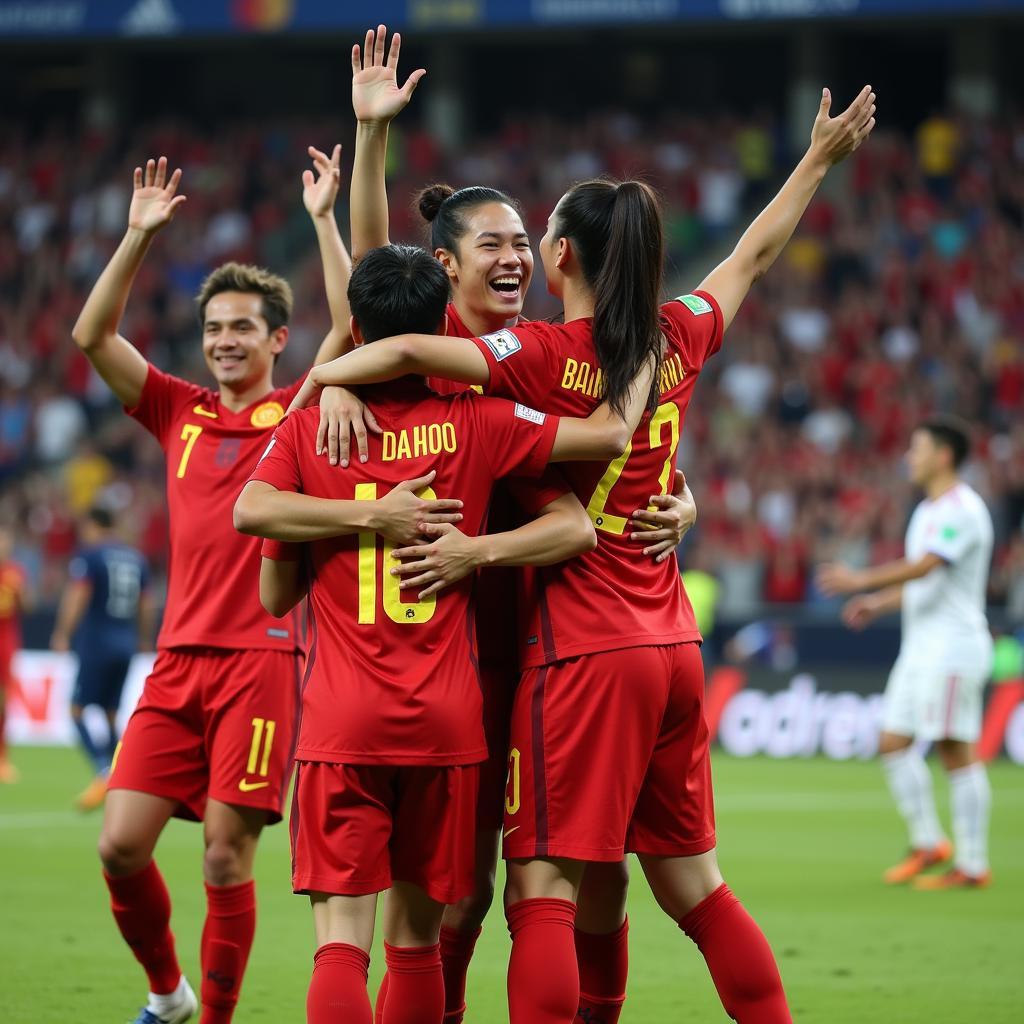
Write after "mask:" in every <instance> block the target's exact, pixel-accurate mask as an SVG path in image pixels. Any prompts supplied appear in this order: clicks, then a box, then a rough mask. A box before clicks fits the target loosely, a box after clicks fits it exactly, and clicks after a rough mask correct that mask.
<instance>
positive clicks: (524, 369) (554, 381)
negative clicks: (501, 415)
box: [471, 324, 559, 405]
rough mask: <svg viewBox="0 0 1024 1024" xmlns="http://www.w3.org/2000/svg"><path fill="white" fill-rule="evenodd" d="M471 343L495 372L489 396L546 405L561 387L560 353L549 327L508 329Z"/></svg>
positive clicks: (487, 389)
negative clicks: (555, 390) (559, 385)
mask: <svg viewBox="0 0 1024 1024" xmlns="http://www.w3.org/2000/svg"><path fill="white" fill-rule="evenodd" d="M471 340H472V342H473V344H474V345H476V347H477V348H478V349H479V350H480V352H481V353H482V354H483V357H484V358H485V359H486V360H487V366H488V367H489V369H490V372H491V377H490V380H489V381H488V383H487V387H486V388H485V390H486V392H487V394H488V395H490V396H493V397H495V398H510V399H512V400H513V401H519V400H526V401H532V402H536V403H537V404H538V405H544V399H545V398H546V397H547V396H548V395H549V394H550V393H551V392H552V391H553V390H554V388H555V387H557V385H558V381H559V376H558V360H559V352H558V347H557V345H556V344H555V339H554V337H553V335H552V333H551V331H550V329H548V325H547V324H524V325H521V326H519V327H506V328H504V329H502V330H500V331H495V332H494V333H493V334H485V335H483V336H482V337H479V338H473V339H471Z"/></svg>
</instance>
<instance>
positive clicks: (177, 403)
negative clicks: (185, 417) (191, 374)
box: [124, 363, 206, 445]
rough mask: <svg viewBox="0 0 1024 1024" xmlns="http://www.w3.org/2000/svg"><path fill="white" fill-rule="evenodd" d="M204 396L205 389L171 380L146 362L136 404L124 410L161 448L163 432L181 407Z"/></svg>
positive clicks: (169, 426) (163, 443)
mask: <svg viewBox="0 0 1024 1024" xmlns="http://www.w3.org/2000/svg"><path fill="white" fill-rule="evenodd" d="M205 394H206V391H205V389H204V388H201V387H200V386H199V385H198V384H190V383H189V382H188V381H186V380H181V378H179V377H173V376H172V375H171V374H169V373H164V372H163V371H162V370H158V369H157V368H156V367H155V366H154V365H153V364H152V363H150V364H149V369H148V370H147V372H146V383H145V384H144V385H143V386H142V395H141V396H140V398H139V403H138V405H136V406H135V407H134V408H129V407H128V406H125V410H124V411H125V412H126V413H128V415H129V416H131V418H132V419H134V420H137V421H138V422H139V423H141V424H142V426H144V427H145V428H146V429H147V430H148V431H149V432H150V433H151V434H152V435H153V436H154V437H155V438H156V439H157V440H158V441H159V442H160V444H161V445H165V444H166V442H167V440H168V437H167V433H168V431H169V430H170V429H171V427H172V425H173V423H174V420H175V417H176V416H177V415H178V414H179V413H180V411H181V410H182V408H183V407H187V406H188V405H189V404H190V403H192V402H199V401H200V400H201V399H202V398H203V397H204V396H205Z"/></svg>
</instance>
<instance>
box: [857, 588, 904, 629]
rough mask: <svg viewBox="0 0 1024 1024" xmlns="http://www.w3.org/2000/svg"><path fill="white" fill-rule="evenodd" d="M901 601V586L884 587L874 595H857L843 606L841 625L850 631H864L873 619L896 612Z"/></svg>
mask: <svg viewBox="0 0 1024 1024" xmlns="http://www.w3.org/2000/svg"><path fill="white" fill-rule="evenodd" d="M902 601H903V584H897V585H896V586H893V587H886V588H885V589H884V590H879V591H877V592H876V593H874V594H858V595H857V596H856V597H851V598H850V600H849V601H847V602H846V604H845V605H843V611H842V619H843V623H844V625H846V626H848V627H849V628H850V629H855V630H858V631H859V630H862V629H865V628H866V627H868V626H870V625H871V623H872V622H874V621H875V619H877V618H880V617H881V616H883V615H891V614H892V613H893V612H898V611H899V610H900V605H901V604H902Z"/></svg>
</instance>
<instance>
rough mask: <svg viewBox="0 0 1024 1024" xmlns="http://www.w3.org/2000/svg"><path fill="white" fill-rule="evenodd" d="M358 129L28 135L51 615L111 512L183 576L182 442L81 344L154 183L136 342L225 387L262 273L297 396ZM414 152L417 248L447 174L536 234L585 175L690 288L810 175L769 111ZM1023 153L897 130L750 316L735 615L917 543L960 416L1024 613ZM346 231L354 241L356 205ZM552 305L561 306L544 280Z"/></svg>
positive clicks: (18, 255)
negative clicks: (175, 521)
mask: <svg viewBox="0 0 1024 1024" xmlns="http://www.w3.org/2000/svg"><path fill="white" fill-rule="evenodd" d="M337 134H338V128H337V125H331V124H327V123H314V122H310V121H299V120H295V121H290V122H286V123H275V124H271V125H268V124H265V123H255V122H249V123H234V124H222V125H219V126H218V127H217V129H216V130H215V131H211V132H208V133H201V132H199V131H197V129H196V128H194V127H191V128H189V129H185V128H184V127H183V126H182V125H181V124H179V123H176V122H173V121H165V122H162V123H157V124H151V125H150V126H149V127H148V128H147V129H146V130H144V131H142V132H139V133H137V134H134V135H133V136H132V137H131V139H130V146H128V145H126V143H125V140H124V139H121V138H116V137H114V136H110V135H106V134H104V133H102V132H95V131H86V132H83V133H82V134H80V135H79V136H78V137H70V136H69V135H68V134H67V133H66V132H64V131H62V130H59V129H56V128H54V129H50V130H44V131H42V132H40V133H38V134H36V133H33V134H31V135H30V134H29V133H28V132H27V131H26V130H25V129H24V127H21V128H17V127H13V126H11V127H10V130H7V131H5V132H3V133H0V521H3V522H6V523H10V524H13V525H14V526H15V528H16V530H17V535H18V544H17V557H18V558H19V560H20V561H21V562H22V563H23V564H24V565H25V566H26V568H27V569H28V571H29V575H30V578H31V580H32V583H33V589H34V591H35V594H36V596H37V598H38V599H39V600H41V601H42V602H51V601H53V600H55V598H56V596H57V595H58V594H59V592H60V589H61V587H62V585H63V583H64V580H65V572H66V563H67V558H68V556H69V554H70V552H71V550H72V548H73V546H74V523H75V518H76V516H77V515H79V514H80V513H81V512H83V511H84V510H85V509H87V508H88V507H89V506H90V505H91V504H92V503H93V502H94V501H96V500H97V498H100V497H101V498H102V499H103V501H104V502H105V503H108V504H111V505H113V506H115V507H118V508H121V509H123V510H124V513H125V514H124V517H123V518H124V521H125V522H126V523H127V524H129V525H130V526H131V529H132V530H133V531H134V534H135V537H134V539H135V540H136V541H137V542H138V543H139V545H140V547H141V548H142V549H143V551H144V552H145V554H146V555H147V556H148V557H149V558H150V559H151V561H152V562H153V564H154V566H155V568H156V570H157V576H158V577H159V572H160V570H161V569H162V568H163V567H164V566H165V564H166V520H165V515H166V512H165V508H164V503H163V496H162V489H163V483H162V472H163V471H162V465H161V454H160V452H159V449H158V448H157V446H156V445H155V444H154V443H153V442H152V440H151V438H149V437H148V436H147V435H145V434H144V433H143V432H142V431H140V430H138V429H137V427H136V426H135V425H134V424H132V423H130V422H129V421H128V420H127V419H126V418H125V417H123V416H118V415H114V414H115V413H116V412H117V410H116V407H114V406H113V405H112V404H111V399H110V397H109V393H108V392H107V390H106V388H105V387H104V386H103V385H102V383H101V382H100V381H99V379H98V378H97V377H96V376H95V375H94V374H93V373H92V371H91V370H90V368H89V366H88V363H87V362H86V360H85V359H84V358H83V357H82V356H81V355H80V354H79V353H78V350H77V349H76V348H75V346H74V345H72V344H71V341H70V337H69V330H70V324H71V323H72V322H73V321H74V319H75V317H76V315H77V313H78V311H79V310H80V308H81V306H82V303H83V301H84V297H85V294H86V292H87V290H88V288H89V287H90V286H91V284H92V283H93V281H94V280H95V279H96V277H97V276H98V274H99V272H100V270H101V269H102V267H103V265H104V263H105V262H106V260H107V258H108V257H109V255H110V253H111V252H112V250H113V248H114V247H115V246H116V244H117V242H118V240H119V238H120V237H121V235H122V234H123V231H124V225H125V217H126V213H127V207H128V198H129V193H130V188H131V169H132V166H134V164H135V163H139V162H141V161H142V160H143V159H144V158H145V157H147V156H150V155H156V154H159V153H166V154H168V156H169V158H170V159H171V161H172V163H173V164H180V165H181V166H182V167H183V169H184V178H183V183H182V191H183V192H184V194H186V195H187V196H188V202H187V204H186V207H185V209H184V210H183V211H182V215H181V216H179V217H178V218H177V219H176V221H175V223H174V225H173V226H172V228H171V229H170V230H168V231H167V232H166V233H164V235H163V236H162V237H161V238H160V240H159V242H158V244H157V245H156V246H154V249H153V252H152V253H151V255H150V257H149V259H148V260H147V263H146V264H145V266H144V267H143V270H142V272H141V273H140V275H139V279H138V281H137V283H136V286H135V289H134V291H133V295H132V300H131V302H130V304H129V312H128V317H127V320H126V323H125V324H124V325H123V333H124V334H125V335H126V336H128V337H129V338H131V339H132V341H133V342H135V344H136V345H137V346H138V347H139V348H140V349H141V350H142V351H143V352H144V354H146V355H147V356H148V357H149V358H151V359H153V360H154V362H156V363H157V364H158V365H160V366H163V367H167V368H168V369H170V370H172V371H176V372H181V373H184V374H185V375H186V376H194V379H197V380H201V379H204V378H205V369H204V367H203V366H202V363H201V355H200V352H199V346H198V344H197V341H198V330H197V321H196V316H195V308H194V304H193V301H192V299H193V296H194V294H195V293H196V291H197V290H198V287H199V284H200V282H201V280H202V279H203V277H204V275H205V274H206V272H207V271H208V270H209V269H211V268H212V267H213V266H214V265H216V264H218V263H221V262H223V261H225V260H227V259H239V260H243V261H251V262H257V263H261V264H264V265H267V266H269V267H271V268H272V269H274V270H276V271H280V272H284V273H285V274H286V276H287V277H288V278H289V280H290V281H291V283H292V285H293V287H294V289H295V294H296V302H295V316H294V318H293V322H292V334H291V342H290V346H289V349H288V350H287V351H286V352H285V354H284V356H283V357H282V361H281V366H280V368H279V370H278V379H279V380H280V381H284V380H286V379H291V378H292V377H294V376H295V375H297V374H298V373H299V372H301V370H302V369H303V367H304V365H305V364H306V363H307V360H308V358H309V356H310V354H311V353H312V351H313V350H314V348H315V346H316V344H317V343H318V342H319V340H320V338H321V336H322V334H323V333H324V331H325V330H326V328H327V326H328V322H329V318H328V313H327V309H326V302H325V300H324V297H323V286H322V280H321V276H320V269H319V260H318V257H317V254H316V245H315V236H314V233H313V231H312V230H311V227H310V225H309V223H308V218H307V215H306V213H305V211H304V210H303V208H302V204H301V201H300V184H299V176H300V173H301V171H302V169H303V168H304V166H305V163H304V154H305V148H306V145H307V144H308V143H310V142H312V143H314V144H317V145H319V146H321V147H326V146H329V145H330V144H331V143H333V142H334V141H335V136H337ZM341 141H343V142H344V143H345V145H346V147H347V148H348V144H349V139H348V138H344V139H342V140H341ZM68 153H72V154H73V155H74V158H73V160H72V161H71V162H69V161H68V158H67V154H68ZM391 154H392V156H391V158H390V159H391V161H392V165H393V166H392V167H391V168H390V170H389V180H390V182H391V195H392V211H393V223H392V237H393V238H394V239H396V240H406V241H416V242H421V241H422V240H423V235H422V232H421V230H420V226H419V225H418V223H417V221H416V218H415V216H414V214H413V212H412V210H411V207H410V205H409V202H408V200H409V199H411V197H412V195H413V193H414V192H415V191H416V189H417V188H419V187H420V186H421V185H422V184H424V183H425V182H428V181H432V180H447V181H450V182H451V183H452V184H454V185H457V186H458V185H462V184H471V183H486V184H492V185H495V186H498V187H501V188H503V189H506V190H507V191H508V192H510V193H511V194H512V195H515V196H517V197H518V198H519V199H520V201H521V203H522V206H523V212H524V219H525V220H526V223H527V225H528V227H529V230H530V232H531V237H532V238H533V239H534V241H535V242H536V240H538V239H539V238H540V236H541V234H542V233H543V230H544V224H545V221H546V218H547V215H548V213H549V212H550V207H551V203H552V201H553V199H554V198H556V197H557V196H558V195H560V194H561V192H562V191H563V189H564V187H565V186H566V185H567V184H568V183H569V182H571V181H573V180H575V179H579V178H584V177H589V176H593V175H596V174H601V173H609V174H613V175H624V174H632V173H641V174H643V175H644V176H646V177H647V178H648V179H649V180H650V181H651V182H652V183H653V184H655V185H656V186H657V187H658V188H659V189H660V190H661V192H662V195H663V196H664V199H665V203H666V207H667V217H666V224H667V228H668V240H669V248H670V256H671V263H672V264H674V265H675V266H676V267H677V268H678V271H679V276H678V277H677V278H676V279H675V280H671V281H670V282H669V287H670V288H675V289H676V290H677V291H679V290H687V289H690V288H693V287H695V285H696V283H697V281H698V280H699V279H700V276H702V275H703V273H704V272H705V271H706V270H707V269H709V268H710V264H711V263H712V262H713V261H715V260H716V259H717V258H718V257H719V256H721V255H724V254H725V253H726V252H727V251H728V248H729V246H730V245H731V244H732V242H733V241H734V237H735V234H736V231H737V230H738V227H739V225H741V224H743V223H745V221H744V219H743V218H744V216H745V215H746V214H747V213H748V212H752V207H753V206H754V204H759V203H760V202H761V201H762V200H763V199H767V198H768V195H769V191H768V190H769V187H770V186H771V185H772V184H774V183H776V182H777V181H778V180H779V178H780V176H781V174H782V173H783V172H784V171H785V170H787V169H788V167H789V166H790V165H791V162H792V161H791V156H790V154H789V153H788V152H787V150H786V148H785V146H784V144H783V143H782V141H781V134H780V132H779V130H778V126H777V125H774V124H772V123H771V122H770V121H769V120H768V119H766V118H760V119H750V120H743V119H738V118H737V119H732V118H714V119H701V120H698V119H696V118H689V117H684V116H682V115H672V116H667V117H664V118H662V119H660V120H657V121H653V122H650V123H643V122H641V121H639V120H637V119H636V118H634V117H632V116H631V115H628V114H626V113H622V112H615V113H604V114H600V115H594V116H592V117H591V118H589V119H588V120H586V121H585V122H583V123H582V124H573V125H572V126H569V125H567V124H566V123H563V122H560V121H558V120H556V119H554V118H547V117H543V116H542V117H539V118H538V117H531V118H530V119H529V120H528V121H527V120H525V119H521V120H520V119H510V120H509V121H507V122H506V123H505V124H504V126H503V127H502V128H501V129H500V130H499V131H497V132H496V133H491V134H486V135H480V136H478V137H476V138H475V139H474V140H473V141H472V142H471V143H470V144H469V145H467V146H463V147H460V148H459V149H458V150H457V151H454V152H450V153H445V152H443V151H442V150H441V148H440V147H439V146H438V145H437V144H436V143H435V142H434V140H433V139H432V138H431V137H430V136H429V135H428V134H427V133H426V132H425V131H423V130H420V129H407V130H406V131H405V132H404V133H403V134H401V135H398V134H397V133H396V139H395V142H394V143H393V144H392V147H391ZM1022 160H1024V123H1014V124H1011V123H1000V124H979V123H977V122H967V121H961V120H958V119H952V118H948V117H946V116H942V115H933V116H932V117H930V118H929V119H928V120H927V121H925V122H924V123H923V124H922V125H920V126H919V127H918V128H917V130H916V132H914V133H899V132H895V131H892V130H889V131H885V130H879V131H876V132H875V135H874V137H873V138H872V142H871V145H869V146H866V147H864V148H863V149H861V150H860V151H859V152H858V153H857V154H856V155H855V157H854V158H853V159H852V160H851V161H850V162H849V165H848V166H844V167H842V168H839V169H838V171H837V172H836V180H835V181H832V182H829V184H828V185H826V187H825V189H824V190H823V192H822V194H821V195H820V196H819V198H818V199H817V200H816V201H815V203H814V204H813V205H812V207H811V209H810V210H809V211H808V213H807V215H806V217H805V218H804V221H803V223H802V225H801V227H800V229H799V231H798V234H797V236H796V237H795V238H794V240H793V242H792V243H791V244H790V246H789V247H788V249H787V250H786V252H785V253H784V255H783V257H782V258H781V259H780V261H779V263H778V265H777V266H776V267H775V268H774V269H773V270H772V272H771V273H770V274H769V275H768V276H767V277H766V279H765V280H764V281H763V282H762V283H761V284H760V285H759V286H758V288H757V289H756V290H755V292H754V293H753V294H752V295H751V296H750V298H749V299H748V301H747V302H746V303H745V305H744V306H743V309H742V311H741V313H740V315H739V317H738V319H737V321H736V323H735V324H734V325H733V327H732V329H731V331H730V333H729V337H728V339H727V342H726V344H725V346H724V348H723V352H722V354H721V355H720V356H719V357H718V358H717V359H715V360H713V361H712V362H711V363H710V364H709V366H708V369H707V370H706V371H705V379H704V380H703V381H702V383H701V385H700V386H699V387H698V389H697V394H696V398H695V401H694V404H693V407H692V409H691V411H690V419H689V422H688V428H687V431H686V432H685V435H684V442H683V446H682V448H681V450H680V466H681V468H683V469H684V470H685V472H686V474H687V477H688V480H689V482H690V483H691V485H692V486H693V489H694V492H695V494H696V497H697V501H698V506H699V509H700V517H699V520H698V525H697V528H696V529H695V530H694V531H693V533H692V534H691V536H690V538H688V541H687V543H686V545H685V547H684V551H683V555H682V557H683V560H684V562H688V563H691V564H693V565H695V566H698V567H700V568H704V569H707V570H709V571H711V572H712V573H714V574H715V575H716V576H717V577H718V579H719V581H720V584H721V592H720V611H721V612H722V613H723V614H726V615H733V616H737V617H742V616H743V615H744V614H747V613H749V612H751V611H753V610H754V609H755V608H756V607H757V606H758V605H759V604H760V603H761V602H765V601H767V602H777V603H799V602H804V601H815V600H819V599H820V598H819V597H818V595H816V594H815V592H814V588H813V582H812V573H811V571H810V569H811V567H812V566H813V565H814V564H815V563H816V562H818V561H821V560H824V559H839V560H841V561H844V562H846V563H848V564H851V565H864V564H867V563H868V562H871V561H877V560H879V559H882V558H887V557H893V556H894V555H896V554H898V553H899V551H900V549H901V545H902V538H903V532H904V528H905V525H906V515H907V513H908V512H909V507H910V497H911V496H910V493H909V488H908V486H907V484H906V483H905V474H904V472H903V469H902V466H901V461H900V460H901V456H902V453H903V451H904V448H905V445H906V441H907V437H908V434H909V431H910V429H911V428H912V426H913V425H914V424H915V422H916V421H917V420H918V419H919V418H921V417H922V416H923V415H924V414H925V413H927V412H931V411H944V412H955V413H957V414H959V415H960V416H962V417H964V418H965V419H967V420H968V421H969V422H970V423H972V424H973V425H974V427H975V430H976V437H975V440H976V454H975V457H974V458H973V459H972V461H971V463H970V465H969V467H968V471H967V474H966V475H967V478H968V480H969V481H970V482H971V483H972V484H973V485H974V486H975V487H976V488H977V489H978V490H979V491H980V492H981V494H982V495H983V496H984V497H985V498H986V500H987V501H988V502H989V505H990V508H991V511H992V513H993V517H994V519H995V523H996V530H997V554H996V561H995V566H994V571H993V575H992V588H993V589H992V594H991V596H992V598H993V599H994V600H996V601H999V602H1003V601H1005V602H1007V603H1008V605H1009V607H1010V609H1011V613H1012V614H1013V615H1014V616H1015V617H1016V618H1017V619H1018V620H1020V621H1024V571H1022V570H1024V533H1022V520H1024V417H1022V416H1021V414H1020V411H1021V409H1022V408H1024V345H1022V344H1021V342H1020V338H1021V334H1022V331H1024V277H1022V273H1021V270H1022V264H1024V234H1022V230H1024V174H1022V172H1021V170H1020V168H1021V166H1024V164H1022ZM346 193H347V188H345V187H343V189H342V194H343V196H344V195H345V194H346ZM338 216H339V222H340V223H341V224H342V228H343V234H347V231H346V230H345V227H346V221H347V210H345V209H344V208H343V206H341V205H339V210H338ZM538 269H539V268H538ZM526 311H527V314H528V315H531V316H534V317H542V316H550V315H554V314H556V313H557V309H556V308H554V307H553V306H552V305H551V300H550V299H549V298H548V297H547V296H546V295H545V294H544V287H543V282H542V281H540V280H538V281H536V282H535V284H534V287H533V289H532V293H531V296H530V297H529V299H528V300H527V310H526Z"/></svg>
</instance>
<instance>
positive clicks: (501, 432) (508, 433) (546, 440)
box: [465, 396, 559, 479]
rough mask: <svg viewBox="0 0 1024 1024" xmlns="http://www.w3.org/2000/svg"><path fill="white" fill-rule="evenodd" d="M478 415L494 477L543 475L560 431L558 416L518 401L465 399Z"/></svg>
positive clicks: (478, 423) (481, 436)
mask: <svg viewBox="0 0 1024 1024" xmlns="http://www.w3.org/2000/svg"><path fill="white" fill-rule="evenodd" d="M465 400H466V401H469V402H471V403H472V407H473V408H474V409H475V411H476V414H477V418H478V419H477V426H478V433H477V436H478V437H479V438H480V439H481V440H482V442H483V450H484V452H485V453H486V457H487V461H488V462H489V463H490V465H491V471H492V473H493V476H494V478H495V479H497V478H498V477H503V476H528V477H536V476H540V475H541V474H542V473H543V472H544V469H545V468H546V466H547V464H548V459H549V458H550V457H551V449H552V448H553V447H554V444H555V434H557V433H558V420H559V417H557V416H548V415H546V414H545V413H542V412H538V411H537V410H536V409H531V408H530V407H529V406H526V405H522V404H520V403H518V402H506V401H505V400H504V399H496V398H476V397H475V396H473V397H472V398H470V397H469V396H467V398H466V399H465Z"/></svg>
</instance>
